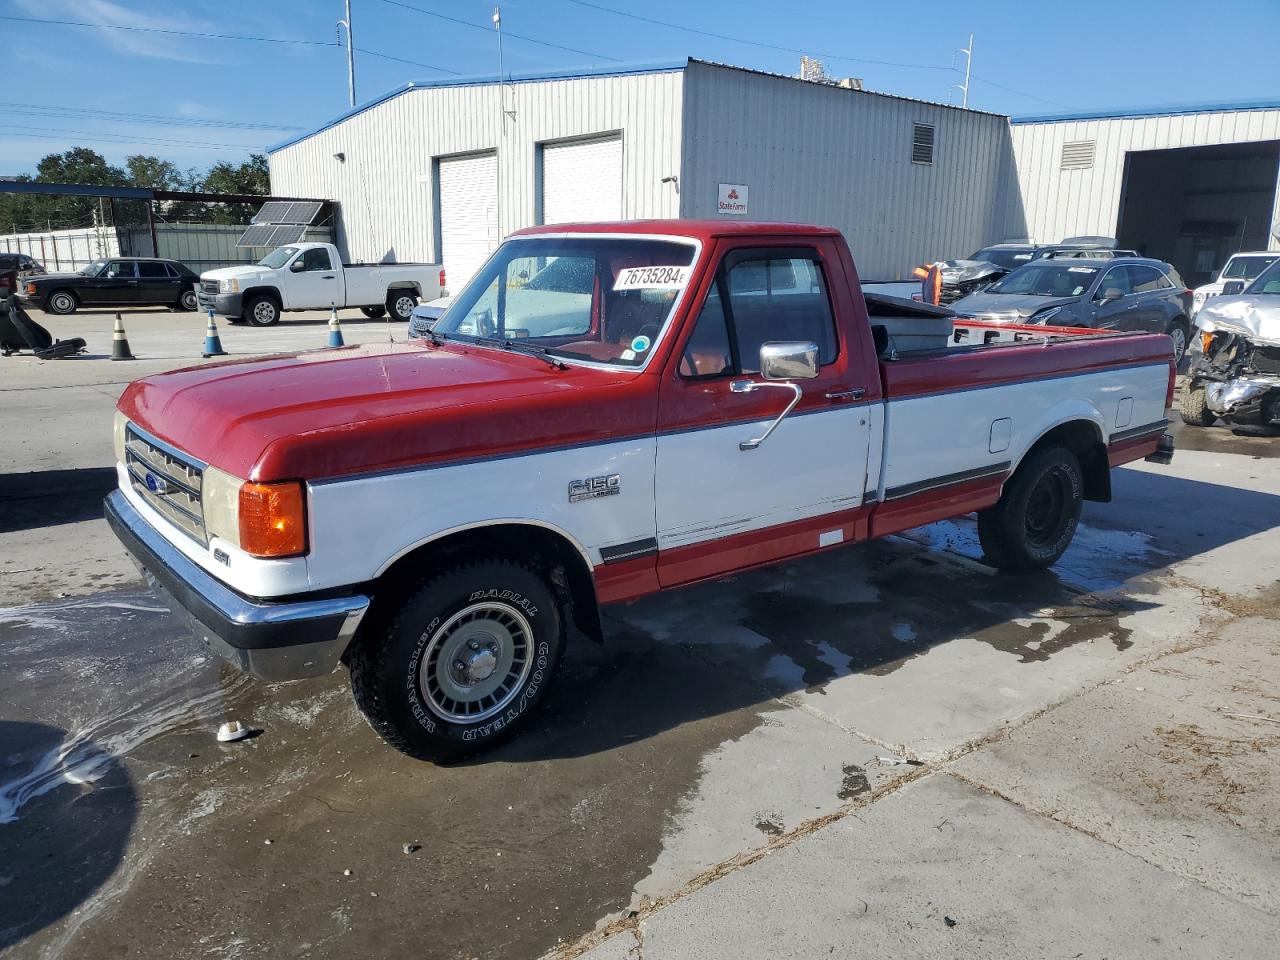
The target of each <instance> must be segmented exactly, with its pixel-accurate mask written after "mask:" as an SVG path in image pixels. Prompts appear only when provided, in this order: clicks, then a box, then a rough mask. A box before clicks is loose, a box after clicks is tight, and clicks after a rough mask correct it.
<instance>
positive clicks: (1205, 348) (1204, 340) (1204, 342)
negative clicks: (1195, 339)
mask: <svg viewBox="0 0 1280 960" xmlns="http://www.w3.org/2000/svg"><path fill="white" fill-rule="evenodd" d="M1211 343H1213V334H1212V333H1204V332H1203V331H1202V332H1201V334H1200V352H1201V353H1208V352H1209V344H1211Z"/></svg>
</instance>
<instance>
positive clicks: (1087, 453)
mask: <svg viewBox="0 0 1280 960" xmlns="http://www.w3.org/2000/svg"><path fill="white" fill-rule="evenodd" d="M1050 446H1063V447H1066V448H1067V449H1068V450H1070V451H1071V452H1072V453H1073V454H1075V456H1076V459H1077V460H1078V461H1079V462H1080V472H1081V473H1082V474H1083V475H1084V498H1085V499H1086V500H1092V501H1094V502H1097V503H1110V502H1111V464H1110V463H1109V462H1108V460H1107V443H1106V439H1105V435H1104V433H1103V426H1102V417H1101V415H1100V414H1098V412H1097V411H1096V410H1093V409H1092V408H1089V410H1088V411H1080V412H1077V413H1074V414H1072V415H1066V416H1063V417H1060V418H1059V419H1057V420H1056V421H1055V422H1053V423H1052V424H1050V425H1047V426H1046V427H1044V428H1042V429H1041V430H1040V431H1039V434H1038V435H1037V437H1036V439H1035V441H1034V442H1033V443H1032V444H1031V445H1030V446H1028V447H1027V449H1026V450H1025V451H1024V452H1023V453H1022V455H1021V456H1020V457H1018V459H1017V460H1016V461H1015V462H1014V464H1013V466H1012V468H1011V469H1010V471H1009V473H1010V476H1012V475H1013V473H1015V472H1016V471H1017V469H1018V467H1020V466H1021V465H1022V462H1023V461H1024V460H1026V458H1027V457H1029V456H1030V455H1031V454H1033V453H1035V452H1036V451H1037V450H1043V449H1044V448H1045V447H1050Z"/></svg>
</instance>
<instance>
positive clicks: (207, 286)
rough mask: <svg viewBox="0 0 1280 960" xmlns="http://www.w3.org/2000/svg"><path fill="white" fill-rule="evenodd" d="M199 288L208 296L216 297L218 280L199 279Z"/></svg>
mask: <svg viewBox="0 0 1280 960" xmlns="http://www.w3.org/2000/svg"><path fill="white" fill-rule="evenodd" d="M200 289H201V290H203V291H204V292H205V293H207V294H208V295H209V296H211V297H216V296H217V295H218V281H217V280H201V281H200Z"/></svg>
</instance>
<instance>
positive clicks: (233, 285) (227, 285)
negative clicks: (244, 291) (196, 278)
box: [218, 277, 240, 293]
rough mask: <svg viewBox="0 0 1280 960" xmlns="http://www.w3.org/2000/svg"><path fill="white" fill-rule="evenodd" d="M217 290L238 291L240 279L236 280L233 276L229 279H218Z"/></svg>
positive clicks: (223, 291) (224, 291) (222, 291)
mask: <svg viewBox="0 0 1280 960" xmlns="http://www.w3.org/2000/svg"><path fill="white" fill-rule="evenodd" d="M218 291H219V292H220V293H239V292H240V281H239V280H236V279H235V278H234V277H233V278H232V279H230V280H219V281H218Z"/></svg>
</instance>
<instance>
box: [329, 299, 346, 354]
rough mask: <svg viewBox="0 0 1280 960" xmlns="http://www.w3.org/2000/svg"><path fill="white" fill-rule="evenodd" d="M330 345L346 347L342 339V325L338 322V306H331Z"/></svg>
mask: <svg viewBox="0 0 1280 960" xmlns="http://www.w3.org/2000/svg"><path fill="white" fill-rule="evenodd" d="M329 346H331V347H345V346H346V343H345V342H343V339H342V325H341V324H340V323H338V308H337V307H335V306H333V305H330V306H329Z"/></svg>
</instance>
